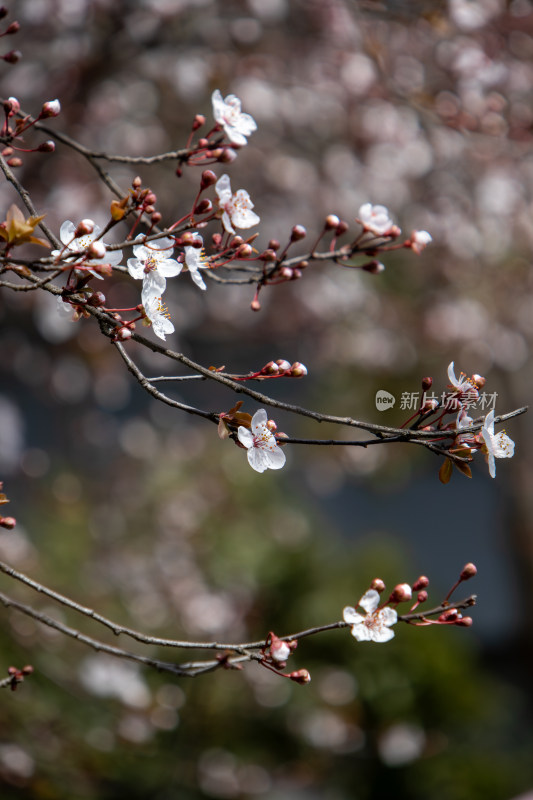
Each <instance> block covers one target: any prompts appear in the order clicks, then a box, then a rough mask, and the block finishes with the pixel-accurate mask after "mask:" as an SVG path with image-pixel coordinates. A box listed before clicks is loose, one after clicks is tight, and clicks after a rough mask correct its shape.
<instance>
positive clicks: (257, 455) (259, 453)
mask: <svg viewBox="0 0 533 800" xmlns="http://www.w3.org/2000/svg"><path fill="white" fill-rule="evenodd" d="M247 453H248V463H249V464H250V466H251V467H252V469H255V471H256V472H264V471H265V470H266V469H268V464H267V463H266V460H265V457H264V452H263V450H261V449H260V448H259V447H250V449H249V450H248V451H247Z"/></svg>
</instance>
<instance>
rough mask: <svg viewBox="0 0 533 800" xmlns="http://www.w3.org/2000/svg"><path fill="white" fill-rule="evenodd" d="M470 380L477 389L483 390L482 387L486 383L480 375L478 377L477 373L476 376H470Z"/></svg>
mask: <svg viewBox="0 0 533 800" xmlns="http://www.w3.org/2000/svg"><path fill="white" fill-rule="evenodd" d="M472 380H473V381H474V383H475V384H476V386H477V388H478V389H483V387H484V386H485V384H486V382H487V379H486V378H484V377H483V376H482V375H478V374H477V373H476V375H472Z"/></svg>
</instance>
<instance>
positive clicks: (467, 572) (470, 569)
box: [459, 562, 477, 581]
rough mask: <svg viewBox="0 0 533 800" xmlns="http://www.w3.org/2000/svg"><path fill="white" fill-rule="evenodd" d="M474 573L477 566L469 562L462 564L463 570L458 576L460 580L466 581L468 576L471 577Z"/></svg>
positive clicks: (475, 573)
mask: <svg viewBox="0 0 533 800" xmlns="http://www.w3.org/2000/svg"><path fill="white" fill-rule="evenodd" d="M475 575H477V567H476V565H475V564H472V563H470V562H469V563H468V564H465V565H464V567H463V571H462V572H461V574H460V576H459V577H460V578H461V580H462V581H467V580H469V579H470V578H473V577H474V576H475Z"/></svg>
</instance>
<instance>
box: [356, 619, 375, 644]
mask: <svg viewBox="0 0 533 800" xmlns="http://www.w3.org/2000/svg"><path fill="white" fill-rule="evenodd" d="M352 636H354V637H355V638H356V639H357V641H358V642H370V641H372V631H371V630H370V628H368V627H367V626H366V625H365V624H364V623H361V624H360V625H354V626H353V628H352Z"/></svg>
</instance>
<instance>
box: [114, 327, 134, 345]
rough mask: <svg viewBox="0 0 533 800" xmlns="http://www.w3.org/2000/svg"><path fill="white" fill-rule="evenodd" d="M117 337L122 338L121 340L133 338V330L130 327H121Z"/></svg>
mask: <svg viewBox="0 0 533 800" xmlns="http://www.w3.org/2000/svg"><path fill="white" fill-rule="evenodd" d="M117 339H120V341H121V342H125V341H127V340H128V339H131V331H130V329H129V328H120V329H119V330H118V331H117Z"/></svg>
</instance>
